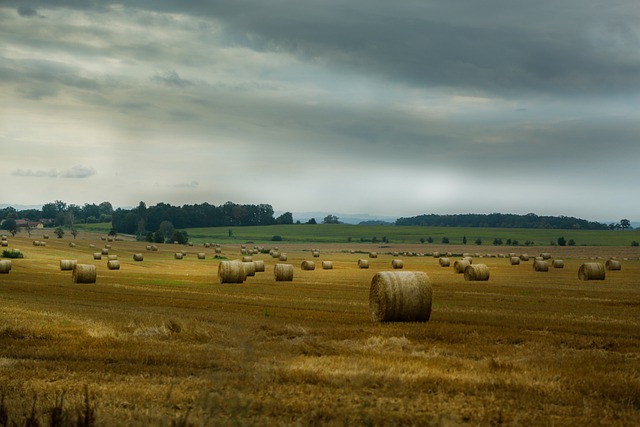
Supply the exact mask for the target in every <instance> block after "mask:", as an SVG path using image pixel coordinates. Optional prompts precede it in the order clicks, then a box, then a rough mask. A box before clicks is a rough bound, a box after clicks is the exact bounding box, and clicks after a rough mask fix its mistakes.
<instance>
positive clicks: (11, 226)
mask: <svg viewBox="0 0 640 427" xmlns="http://www.w3.org/2000/svg"><path fill="white" fill-rule="evenodd" d="M2 228H4V229H5V230H7V231H8V232H9V233H11V235H12V236H13V237H15V236H16V233H17V232H18V224H17V223H16V220H15V219H13V218H9V219H5V220H4V222H3V223H2Z"/></svg>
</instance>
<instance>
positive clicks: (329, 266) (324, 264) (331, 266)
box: [322, 261, 333, 270]
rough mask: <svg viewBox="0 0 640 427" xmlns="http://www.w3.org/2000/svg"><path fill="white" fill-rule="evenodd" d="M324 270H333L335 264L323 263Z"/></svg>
mask: <svg viewBox="0 0 640 427" xmlns="http://www.w3.org/2000/svg"><path fill="white" fill-rule="evenodd" d="M322 269H323V270H333V262H331V261H322Z"/></svg>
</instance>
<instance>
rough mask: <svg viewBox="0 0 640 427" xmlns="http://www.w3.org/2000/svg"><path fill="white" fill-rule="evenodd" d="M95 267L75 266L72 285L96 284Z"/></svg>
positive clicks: (89, 265) (87, 265)
mask: <svg viewBox="0 0 640 427" xmlns="http://www.w3.org/2000/svg"><path fill="white" fill-rule="evenodd" d="M96 276H97V274H96V266H95V265H93V264H76V265H75V267H73V273H72V274H71V279H72V280H73V283H96Z"/></svg>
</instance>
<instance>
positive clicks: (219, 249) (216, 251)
mask: <svg viewBox="0 0 640 427" xmlns="http://www.w3.org/2000/svg"><path fill="white" fill-rule="evenodd" d="M214 251H215V253H217V254H221V253H222V248H220V247H216V248H215V249H214Z"/></svg>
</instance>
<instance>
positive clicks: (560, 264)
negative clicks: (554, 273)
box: [553, 259, 564, 268]
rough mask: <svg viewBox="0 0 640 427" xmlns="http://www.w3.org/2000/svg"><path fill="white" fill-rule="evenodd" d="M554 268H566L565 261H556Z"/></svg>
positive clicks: (554, 261)
mask: <svg viewBox="0 0 640 427" xmlns="http://www.w3.org/2000/svg"><path fill="white" fill-rule="evenodd" d="M553 268H564V261H563V260H561V259H554V260H553Z"/></svg>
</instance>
